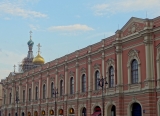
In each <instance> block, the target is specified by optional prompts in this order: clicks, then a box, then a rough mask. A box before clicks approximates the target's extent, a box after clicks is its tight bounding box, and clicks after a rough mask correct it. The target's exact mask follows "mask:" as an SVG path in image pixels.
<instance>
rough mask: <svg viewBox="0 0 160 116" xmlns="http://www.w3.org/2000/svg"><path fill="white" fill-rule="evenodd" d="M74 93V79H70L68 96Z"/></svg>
mask: <svg viewBox="0 0 160 116" xmlns="http://www.w3.org/2000/svg"><path fill="white" fill-rule="evenodd" d="M73 93H74V79H73V77H71V79H70V94H73Z"/></svg>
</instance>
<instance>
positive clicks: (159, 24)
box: [1, 17, 160, 116]
mask: <svg viewBox="0 0 160 116" xmlns="http://www.w3.org/2000/svg"><path fill="white" fill-rule="evenodd" d="M102 76H103V77H106V81H107V82H108V84H104V90H103V93H102V89H101V87H99V80H98V79H99V78H102ZM106 81H105V82H106ZM1 82H2V83H3V96H4V97H3V105H2V109H1V112H2V116H13V115H15V113H17V110H18V116H43V115H45V116H51V115H52V114H53V115H55V113H56V114H57V116H97V115H103V108H104V116H160V17H157V18H154V19H139V18H134V17H132V18H131V19H130V20H129V21H128V22H127V23H126V24H125V25H124V27H123V28H122V29H120V30H117V31H116V32H115V35H113V36H111V37H108V38H105V39H103V40H101V41H100V42H98V43H95V44H93V45H90V46H88V47H86V48H83V49H80V50H77V51H75V52H73V53H71V54H67V55H65V56H63V57H61V58H58V59H55V60H53V61H51V62H48V63H45V64H43V65H40V66H38V67H36V68H33V69H31V70H28V71H25V72H23V73H16V74H15V73H11V74H10V75H9V76H8V77H6V79H4V80H2V81H1ZM100 84H102V83H100ZM54 87H56V88H58V94H56V99H55V96H54V95H55V94H53V93H56V92H55V88H54ZM53 88H54V91H53ZM16 91H17V94H18V95H19V99H20V101H19V103H18V107H17V104H16V101H15V98H16ZM102 94H103V99H102ZM55 103H56V104H55ZM103 103H104V104H103ZM55 105H56V112H55Z"/></svg>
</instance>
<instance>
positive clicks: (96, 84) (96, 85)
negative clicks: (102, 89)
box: [95, 70, 100, 90]
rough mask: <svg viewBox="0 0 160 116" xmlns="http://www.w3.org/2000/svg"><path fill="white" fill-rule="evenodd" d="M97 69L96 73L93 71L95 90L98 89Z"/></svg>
mask: <svg viewBox="0 0 160 116" xmlns="http://www.w3.org/2000/svg"><path fill="white" fill-rule="evenodd" d="M99 76H100V74H99V71H98V70H97V71H96V73H95V90H98V89H99V85H98V81H99V80H98V79H99Z"/></svg>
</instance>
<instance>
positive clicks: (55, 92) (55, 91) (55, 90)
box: [53, 87, 58, 116]
mask: <svg viewBox="0 0 160 116" xmlns="http://www.w3.org/2000/svg"><path fill="white" fill-rule="evenodd" d="M57 94H58V88H57V89H56V87H55V89H53V95H54V97H55V102H54V103H55V108H54V109H55V116H56V115H57V114H56V110H57V108H56V107H57V104H56V95H57Z"/></svg>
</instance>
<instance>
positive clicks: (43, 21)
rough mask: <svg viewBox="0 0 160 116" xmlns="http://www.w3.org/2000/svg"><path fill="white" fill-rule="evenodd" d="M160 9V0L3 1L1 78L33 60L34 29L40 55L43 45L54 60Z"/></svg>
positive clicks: (0, 9) (0, 7)
mask: <svg viewBox="0 0 160 116" xmlns="http://www.w3.org/2000/svg"><path fill="white" fill-rule="evenodd" d="M159 11H160V0H79V1H78V0H77V1H76V0H0V79H4V78H5V77H6V76H8V74H9V72H12V71H13V65H14V64H15V65H18V63H20V62H21V61H22V59H23V58H24V57H26V56H27V52H28V46H27V42H28V40H29V36H30V34H29V31H30V30H31V31H32V32H33V33H32V40H33V41H34V43H35V44H34V48H33V51H34V56H36V54H37V49H38V48H37V46H36V45H37V44H38V43H40V44H41V46H42V48H41V55H42V56H43V57H44V58H45V61H46V62H49V61H51V60H54V59H56V58H59V57H62V56H64V55H66V54H69V53H71V52H74V51H76V50H78V49H81V48H84V47H87V46H88V45H91V44H94V43H96V42H99V41H101V39H103V38H104V37H108V36H111V35H113V34H114V33H115V32H116V30H117V29H118V28H119V29H120V28H122V27H123V26H124V25H125V23H126V22H127V21H128V20H129V19H130V18H131V17H138V18H146V17H147V18H155V17H157V16H159V15H160V13H159ZM146 12H147V13H146ZM146 14H147V15H146ZM118 25H119V26H118Z"/></svg>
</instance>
